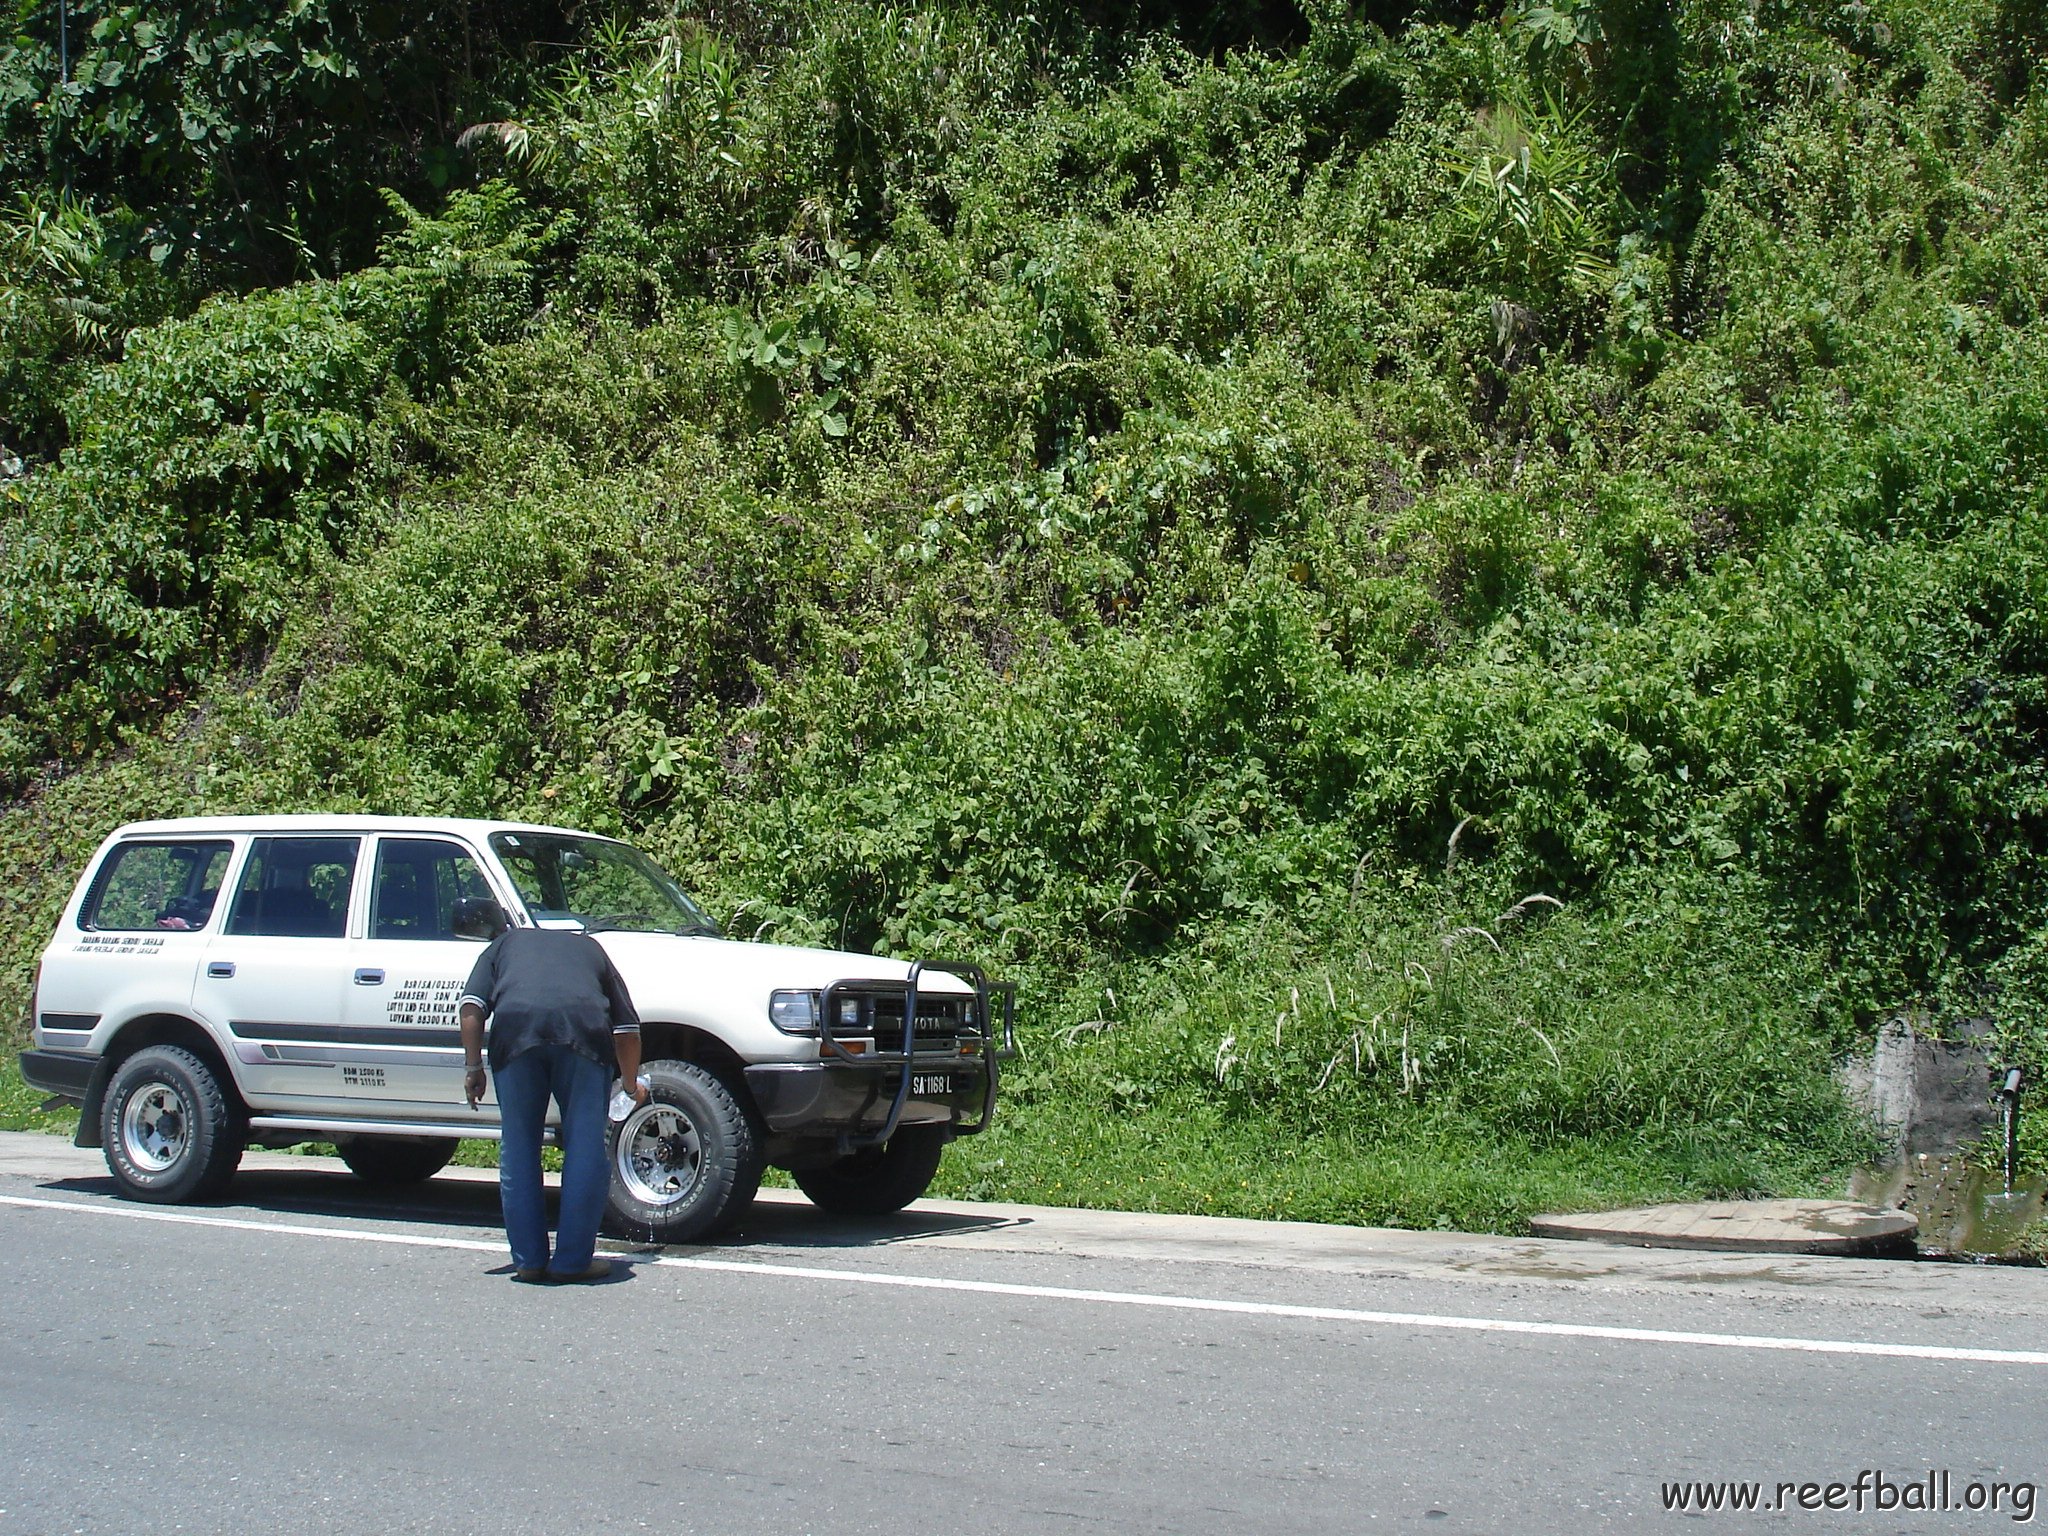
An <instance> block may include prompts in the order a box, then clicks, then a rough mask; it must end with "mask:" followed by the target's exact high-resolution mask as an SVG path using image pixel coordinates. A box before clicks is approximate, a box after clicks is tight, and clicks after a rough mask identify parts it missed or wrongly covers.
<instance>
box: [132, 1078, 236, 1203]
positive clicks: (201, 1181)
mask: <svg viewBox="0 0 2048 1536" xmlns="http://www.w3.org/2000/svg"><path fill="white" fill-rule="evenodd" d="M242 1141H243V1127H242V1111H241V1105H240V1104H239V1103H238V1102H237V1101H236V1100H235V1098H234V1097H233V1095H232V1094H231V1093H230V1092H229V1091H228V1090H227V1089H226V1088H224V1087H222V1085H221V1082H220V1079H219V1078H218V1077H216V1076H215V1075H214V1071H213V1069H212V1068H211V1067H209V1066H208V1065H207V1064H206V1063H205V1062H203V1061H201V1060H200V1059H199V1058H198V1057H197V1056H195V1055H193V1054H192V1052H190V1051H188V1050H185V1049H183V1048H182V1047H180V1046H175V1045H152V1046H149V1047H147V1048H145V1049H143V1050H140V1051H137V1052H136V1053H135V1054H134V1055H133V1056H130V1057H129V1058H128V1059H127V1060H126V1061H124V1062H122V1063H121V1065H120V1066H118V1067H116V1068H115V1069H114V1075H113V1078H112V1080H111V1081H110V1082H109V1083H108V1084H107V1097H106V1100H105V1104H104V1107H103V1108H102V1110H101V1113H100V1148H101V1150H102V1151H104V1152H105V1153H106V1155H107V1171H108V1172H110V1173H111V1174H113V1176H114V1192H115V1193H116V1194H118V1195H120V1196H121V1198H122V1199H124V1200H147V1201H150V1202H151V1203H153V1204H157V1205H179V1204H183V1203H184V1202H186V1201H190V1200H207V1199H211V1198H212V1197H213V1196H215V1195H217V1194H219V1193H220V1192H221V1191H222V1190H223V1189H225V1188H226V1187H227V1183H228V1180H229V1179H231V1178H233V1177H234V1175H235V1169H236V1168H237V1167H238V1166H240V1164H241V1161H242Z"/></svg>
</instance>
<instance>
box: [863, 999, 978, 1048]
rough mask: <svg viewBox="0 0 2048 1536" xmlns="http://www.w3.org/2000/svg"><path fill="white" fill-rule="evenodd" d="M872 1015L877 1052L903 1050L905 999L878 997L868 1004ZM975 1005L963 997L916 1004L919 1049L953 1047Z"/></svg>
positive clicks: (920, 1000)
mask: <svg viewBox="0 0 2048 1536" xmlns="http://www.w3.org/2000/svg"><path fill="white" fill-rule="evenodd" d="M869 1007H870V1008H872V1010H873V1012H872V1014H871V1015H870V1022H871V1023H872V1025H873V1028H874V1036H875V1048H876V1049H877V1050H882V1051H900V1050H902V1049H903V998H902V995H901V994H900V993H899V994H898V995H897V996H895V997H877V998H875V999H873V1000H872V1002H871V1003H870V1004H869ZM971 1011H972V1005H971V1004H970V1003H969V1001H968V1000H967V999H966V998H961V997H923V996H920V997H919V998H918V1000H917V1035H916V1039H917V1048H918V1049H919V1050H925V1049H929V1048H931V1047H935V1046H941V1045H947V1046H949V1045H952V1044H954V1043H955V1042H956V1041H957V1040H958V1039H959V1038H960V1033H961V1031H962V1029H963V1028H964V1027H965V1021H966V1018H967V1015H968V1014H969V1013H970V1012H971Z"/></svg>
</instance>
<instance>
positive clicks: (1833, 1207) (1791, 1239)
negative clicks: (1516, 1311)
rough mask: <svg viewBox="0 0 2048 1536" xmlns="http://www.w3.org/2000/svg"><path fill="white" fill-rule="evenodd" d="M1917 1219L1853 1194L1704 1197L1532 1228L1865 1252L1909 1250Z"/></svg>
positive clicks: (1750, 1248) (1570, 1234) (1614, 1237)
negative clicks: (1808, 1197) (1794, 1197)
mask: <svg viewBox="0 0 2048 1536" xmlns="http://www.w3.org/2000/svg"><path fill="white" fill-rule="evenodd" d="M1919 1225H1920V1224H1919V1222H1918V1221H1916V1220H1915V1219H1914V1217H1913V1215H1912V1214H1911V1213H1910V1212H1908V1211H1899V1210H1891V1209H1887V1208H1886V1207H1884V1206H1879V1205H1859V1204H1857V1203H1856V1202H1855V1201H1853V1200H1706V1201H1701V1202H1698V1203H1697V1204H1693V1205H1640V1206H1637V1207H1635V1208H1634V1209H1632V1210H1626V1211H1599V1212H1595V1213H1592V1214H1589V1215H1583V1216H1573V1215H1559V1216H1535V1217H1531V1218H1530V1221H1529V1231H1530V1233H1531V1234H1532V1235H1534V1236H1536V1237H1567V1238H1577V1239H1581V1240H1583V1241H1588V1242H1596V1243H1627V1244H1631V1245H1633V1246H1635V1247H1639V1248H1714V1249H1719V1250H1721V1251H1722V1252H1725V1253H1828V1254H1837V1255H1840V1256H1843V1257H1851V1258H1866V1259H1868V1258H1895V1257H1902V1256H1908V1255H1910V1254H1912V1252H1913V1251H1914V1238H1915V1236H1916V1234H1917V1233H1918V1230H1919Z"/></svg>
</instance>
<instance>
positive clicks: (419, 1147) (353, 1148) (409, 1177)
mask: <svg viewBox="0 0 2048 1536" xmlns="http://www.w3.org/2000/svg"><path fill="white" fill-rule="evenodd" d="M455 1146H456V1144H455V1143H454V1142H453V1141H450V1140H449V1139H448V1138H447V1137H445V1136H425V1137H414V1136H351V1137H350V1138H349V1139H348V1140H347V1141H343V1142H338V1143H336V1145H335V1149H334V1150H335V1151H337V1152H339V1153H340V1154H341V1160H342V1161H343V1162H344V1163H347V1164H348V1171H349V1172H350V1173H352V1174H354V1175H355V1176H356V1177H357V1178H359V1179H361V1180H362V1181H363V1182H364V1183H365V1184H385V1185H391V1184H423V1183H425V1182H426V1181H427V1180H428V1179H431V1178H432V1177H433V1176H434V1175H435V1174H437V1173H439V1172H440V1171H441V1170H442V1169H443V1168H446V1167H447V1166H448V1159H449V1158H451V1157H453V1156H454V1155H455Z"/></svg>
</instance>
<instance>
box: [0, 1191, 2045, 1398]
mask: <svg viewBox="0 0 2048 1536" xmlns="http://www.w3.org/2000/svg"><path fill="white" fill-rule="evenodd" d="M0 1205H18V1206H26V1207H28V1208H30V1209H34V1210H46V1211H72V1212H76V1213H79V1214H83V1215H88V1216H123V1217H126V1218H128V1219H129V1220H131V1221H167V1222H172V1223H175V1224H177V1225H180V1226H189V1227H227V1228H231V1229H232V1230H234V1231H237V1232H281V1233H285V1234H287V1235H289V1236H293V1237H327V1238H341V1239H344V1240H346V1241H348V1242H352V1243H388V1244H391V1245H393V1246H396V1247H401V1248H453V1249H457V1250H459V1251H461V1252H464V1253H493V1254H502V1253H503V1252H504V1251H505V1245H504V1243H502V1242H484V1241H480V1240H478V1239H476V1238H463V1237H427V1236H423V1235H418V1234H414V1233H408V1232H361V1231H353V1230H350V1229H348V1228H344V1227H310V1226H300V1225H297V1224H294V1223H290V1222H281V1221H242V1220H238V1219H237V1218H235V1217H232V1216H200V1215H197V1214H194V1213H192V1212H187V1211H158V1210H150V1209H147V1208H141V1207H136V1206H132V1205H86V1204H83V1203H82V1202H79V1201H76V1200H32V1199H28V1198H26V1197H24V1196H21V1195H0ZM627 1257H628V1260H629V1262H631V1263H633V1264H635V1265H653V1266H657V1267H659V1268H662V1269H698V1270H711V1271H714V1272H717V1273H720V1274H734V1275H778V1276H783V1277H785V1278H788V1279H792V1280H814V1281H826V1282H829V1283H831V1284H834V1285H883V1286H898V1287H905V1288H909V1289H913V1290H924V1291H970V1292H974V1293H977V1294H980V1295H986V1296H1017V1297H1025V1298H1030V1299H1033V1300H1040V1301H1088V1302H1096V1303H1098V1304H1102V1305H1108V1306H1121V1307H1164V1308H1167V1309H1170V1310H1175V1311H1182V1312H1225V1313H1235V1314H1237V1315H1239V1316H1243V1317H1296V1318H1305V1319H1308V1320H1310V1321H1314V1322H1326V1323H1377V1324H1379V1325H1381V1326H1382V1327H1389V1328H1449V1329H1456V1330H1460V1331H1463V1332H1467V1333H1521V1334H1536V1335H1539V1336H1542V1337H1547V1338H1560V1339H1613V1340H1617V1341H1620V1342H1624V1343H1635V1344H1696V1345H1705V1346H1707V1347H1709V1348H1714V1349H1772V1350H1791V1351H1794V1352H1797V1353H1802V1354H1809V1355H1874V1356H1879V1357H1882V1358H1886V1359H1894V1360H1973V1361H1983V1362H1986V1363H1988V1364H1992V1365H2048V1351H2043V1350H2032V1349H1954V1348H1950V1347H1949V1346H1947V1345H1941V1344H1875V1343H1867V1342H1863V1341H1859V1340H1854V1339H1794V1338H1780V1337H1775V1336H1773V1335H1770V1334H1751V1333H1683V1332H1678V1331H1674V1330H1671V1329H1665V1328H1607V1327H1602V1326H1600V1325H1599V1324H1597V1323H1529V1322H1522V1321H1520V1320H1518V1319H1515V1318H1505V1317H1457V1316H1452V1315H1445V1314H1441V1313H1435V1312H1373V1311H1366V1310H1363V1309H1360V1308H1355V1307H1304V1306H1296V1305H1294V1304H1292V1303H1288V1302H1279V1301H1222V1300H1218V1299H1216V1298H1213V1297H1205V1296H1163V1295H1156V1294H1153V1293H1150V1292H1146V1291H1087V1290H1077V1289H1074V1288H1072V1287H1070V1286H1063V1285H1016V1284H1012V1283H1009V1282H1006V1281H1001V1280H948V1279H944V1278H941V1277H939V1276H936V1275H890V1274H876V1273H873V1272H871V1271H867V1270H858V1269H816V1268H812V1267H810V1266H807V1265H801V1264H758V1263H751V1262H745V1261H741V1260H737V1259H685V1258H678V1257H676V1256H674V1255H671V1254H663V1255H659V1256H656V1257H653V1258H642V1257H638V1256H632V1255H628V1256H627Z"/></svg>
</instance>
